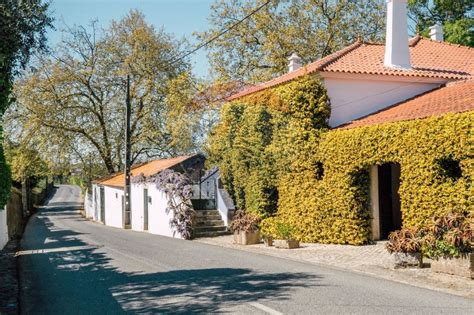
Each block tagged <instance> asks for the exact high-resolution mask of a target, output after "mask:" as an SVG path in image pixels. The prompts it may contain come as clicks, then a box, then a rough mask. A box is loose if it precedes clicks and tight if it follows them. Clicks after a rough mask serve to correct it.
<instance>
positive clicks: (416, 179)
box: [277, 112, 474, 245]
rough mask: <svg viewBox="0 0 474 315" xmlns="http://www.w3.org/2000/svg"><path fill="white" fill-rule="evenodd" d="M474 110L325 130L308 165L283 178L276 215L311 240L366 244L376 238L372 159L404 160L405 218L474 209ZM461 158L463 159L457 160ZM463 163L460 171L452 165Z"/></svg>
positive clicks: (412, 221) (413, 220)
mask: <svg viewBox="0 0 474 315" xmlns="http://www.w3.org/2000/svg"><path fill="white" fill-rule="evenodd" d="M473 122H474V112H468V113H461V114H448V115H444V116H440V117H432V118H427V119H421V120H412V121H404V122H396V123H388V124H384V125H374V126H367V127H361V128H356V129H348V130H334V131H330V132H327V133H325V134H324V135H323V136H322V137H321V140H320V143H319V146H318V148H317V149H316V150H315V151H314V152H313V153H314V158H315V159H317V160H319V161H320V162H321V164H322V167H323V170H324V175H323V176H322V177H321V178H320V179H317V178H315V176H314V172H312V171H311V170H310V169H308V170H306V171H302V172H298V173H291V174H287V175H286V177H282V179H281V181H280V183H279V189H280V202H279V209H278V215H277V217H278V220H282V221H284V222H289V223H291V224H292V225H294V226H295V227H296V230H297V236H298V238H299V239H301V240H304V241H309V242H320V243H337V244H355V245H358V244H364V243H367V242H368V241H369V239H370V234H371V231H370V216H369V214H370V213H369V177H368V170H369V168H370V166H371V165H380V164H383V163H390V162H394V163H399V164H400V166H401V178H400V181H401V184H400V189H399V195H400V200H401V211H402V222H403V226H406V227H412V226H416V225H419V226H423V225H425V224H426V223H428V222H429V221H430V220H431V219H432V218H433V217H434V216H439V215H442V214H446V213H448V212H449V211H455V212H459V213H469V212H471V213H472V212H473V211H474V209H473V205H474V167H473V166H474V126H473ZM458 162H459V164H457V163H458ZM446 164H454V167H455V168H456V167H457V166H456V165H458V166H459V172H456V171H455V172H454V173H458V174H452V173H453V172H452V170H450V168H451V167H452V165H446Z"/></svg>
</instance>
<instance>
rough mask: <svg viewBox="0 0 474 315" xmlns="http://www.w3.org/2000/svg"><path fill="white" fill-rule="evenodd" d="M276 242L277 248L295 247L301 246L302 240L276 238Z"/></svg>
mask: <svg viewBox="0 0 474 315" xmlns="http://www.w3.org/2000/svg"><path fill="white" fill-rule="evenodd" d="M274 243H275V247H276V248H286V249H293V248H299V247H300V242H299V241H297V240H275V241H274Z"/></svg>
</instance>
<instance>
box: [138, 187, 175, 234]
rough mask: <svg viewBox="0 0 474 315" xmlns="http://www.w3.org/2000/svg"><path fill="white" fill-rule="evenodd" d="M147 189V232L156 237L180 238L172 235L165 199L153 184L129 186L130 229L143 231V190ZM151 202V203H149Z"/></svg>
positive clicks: (170, 216)
mask: <svg viewBox="0 0 474 315" xmlns="http://www.w3.org/2000/svg"><path fill="white" fill-rule="evenodd" d="M145 188H147V189H148V197H149V200H148V201H147V202H148V232H149V233H152V234H157V235H163V236H169V237H176V238H182V237H181V235H178V234H177V233H176V234H174V235H173V229H172V228H171V226H170V219H171V218H172V215H171V213H169V214H167V213H166V207H167V198H166V196H165V194H164V193H163V192H162V191H160V190H158V188H156V185H155V184H153V183H141V184H132V185H131V208H132V229H133V230H135V231H144V223H145V205H144V201H145V200H144V189H145ZM150 201H151V202H150Z"/></svg>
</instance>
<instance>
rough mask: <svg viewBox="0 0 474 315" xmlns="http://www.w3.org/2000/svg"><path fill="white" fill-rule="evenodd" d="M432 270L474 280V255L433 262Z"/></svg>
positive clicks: (440, 259)
mask: <svg viewBox="0 0 474 315" xmlns="http://www.w3.org/2000/svg"><path fill="white" fill-rule="evenodd" d="M431 270H433V271H434V272H442V273H447V274H450V275H457V276H461V277H466V278H471V279H474V255H473V254H472V253H468V254H464V255H462V256H461V257H459V258H451V259H448V258H439V259H438V260H432V261H431Z"/></svg>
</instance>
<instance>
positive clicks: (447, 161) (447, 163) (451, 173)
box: [437, 155, 462, 181]
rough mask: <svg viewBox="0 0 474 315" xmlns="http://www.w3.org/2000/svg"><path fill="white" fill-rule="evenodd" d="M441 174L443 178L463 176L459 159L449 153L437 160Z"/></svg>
mask: <svg viewBox="0 0 474 315" xmlns="http://www.w3.org/2000/svg"><path fill="white" fill-rule="evenodd" d="M437 164H438V169H439V174H440V175H441V177H442V178H445V179H451V180H454V181H456V180H458V179H459V178H461V176H462V170H461V165H460V163H459V160H456V159H455V158H454V157H453V156H451V155H449V156H446V157H442V158H440V159H438V160H437Z"/></svg>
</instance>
